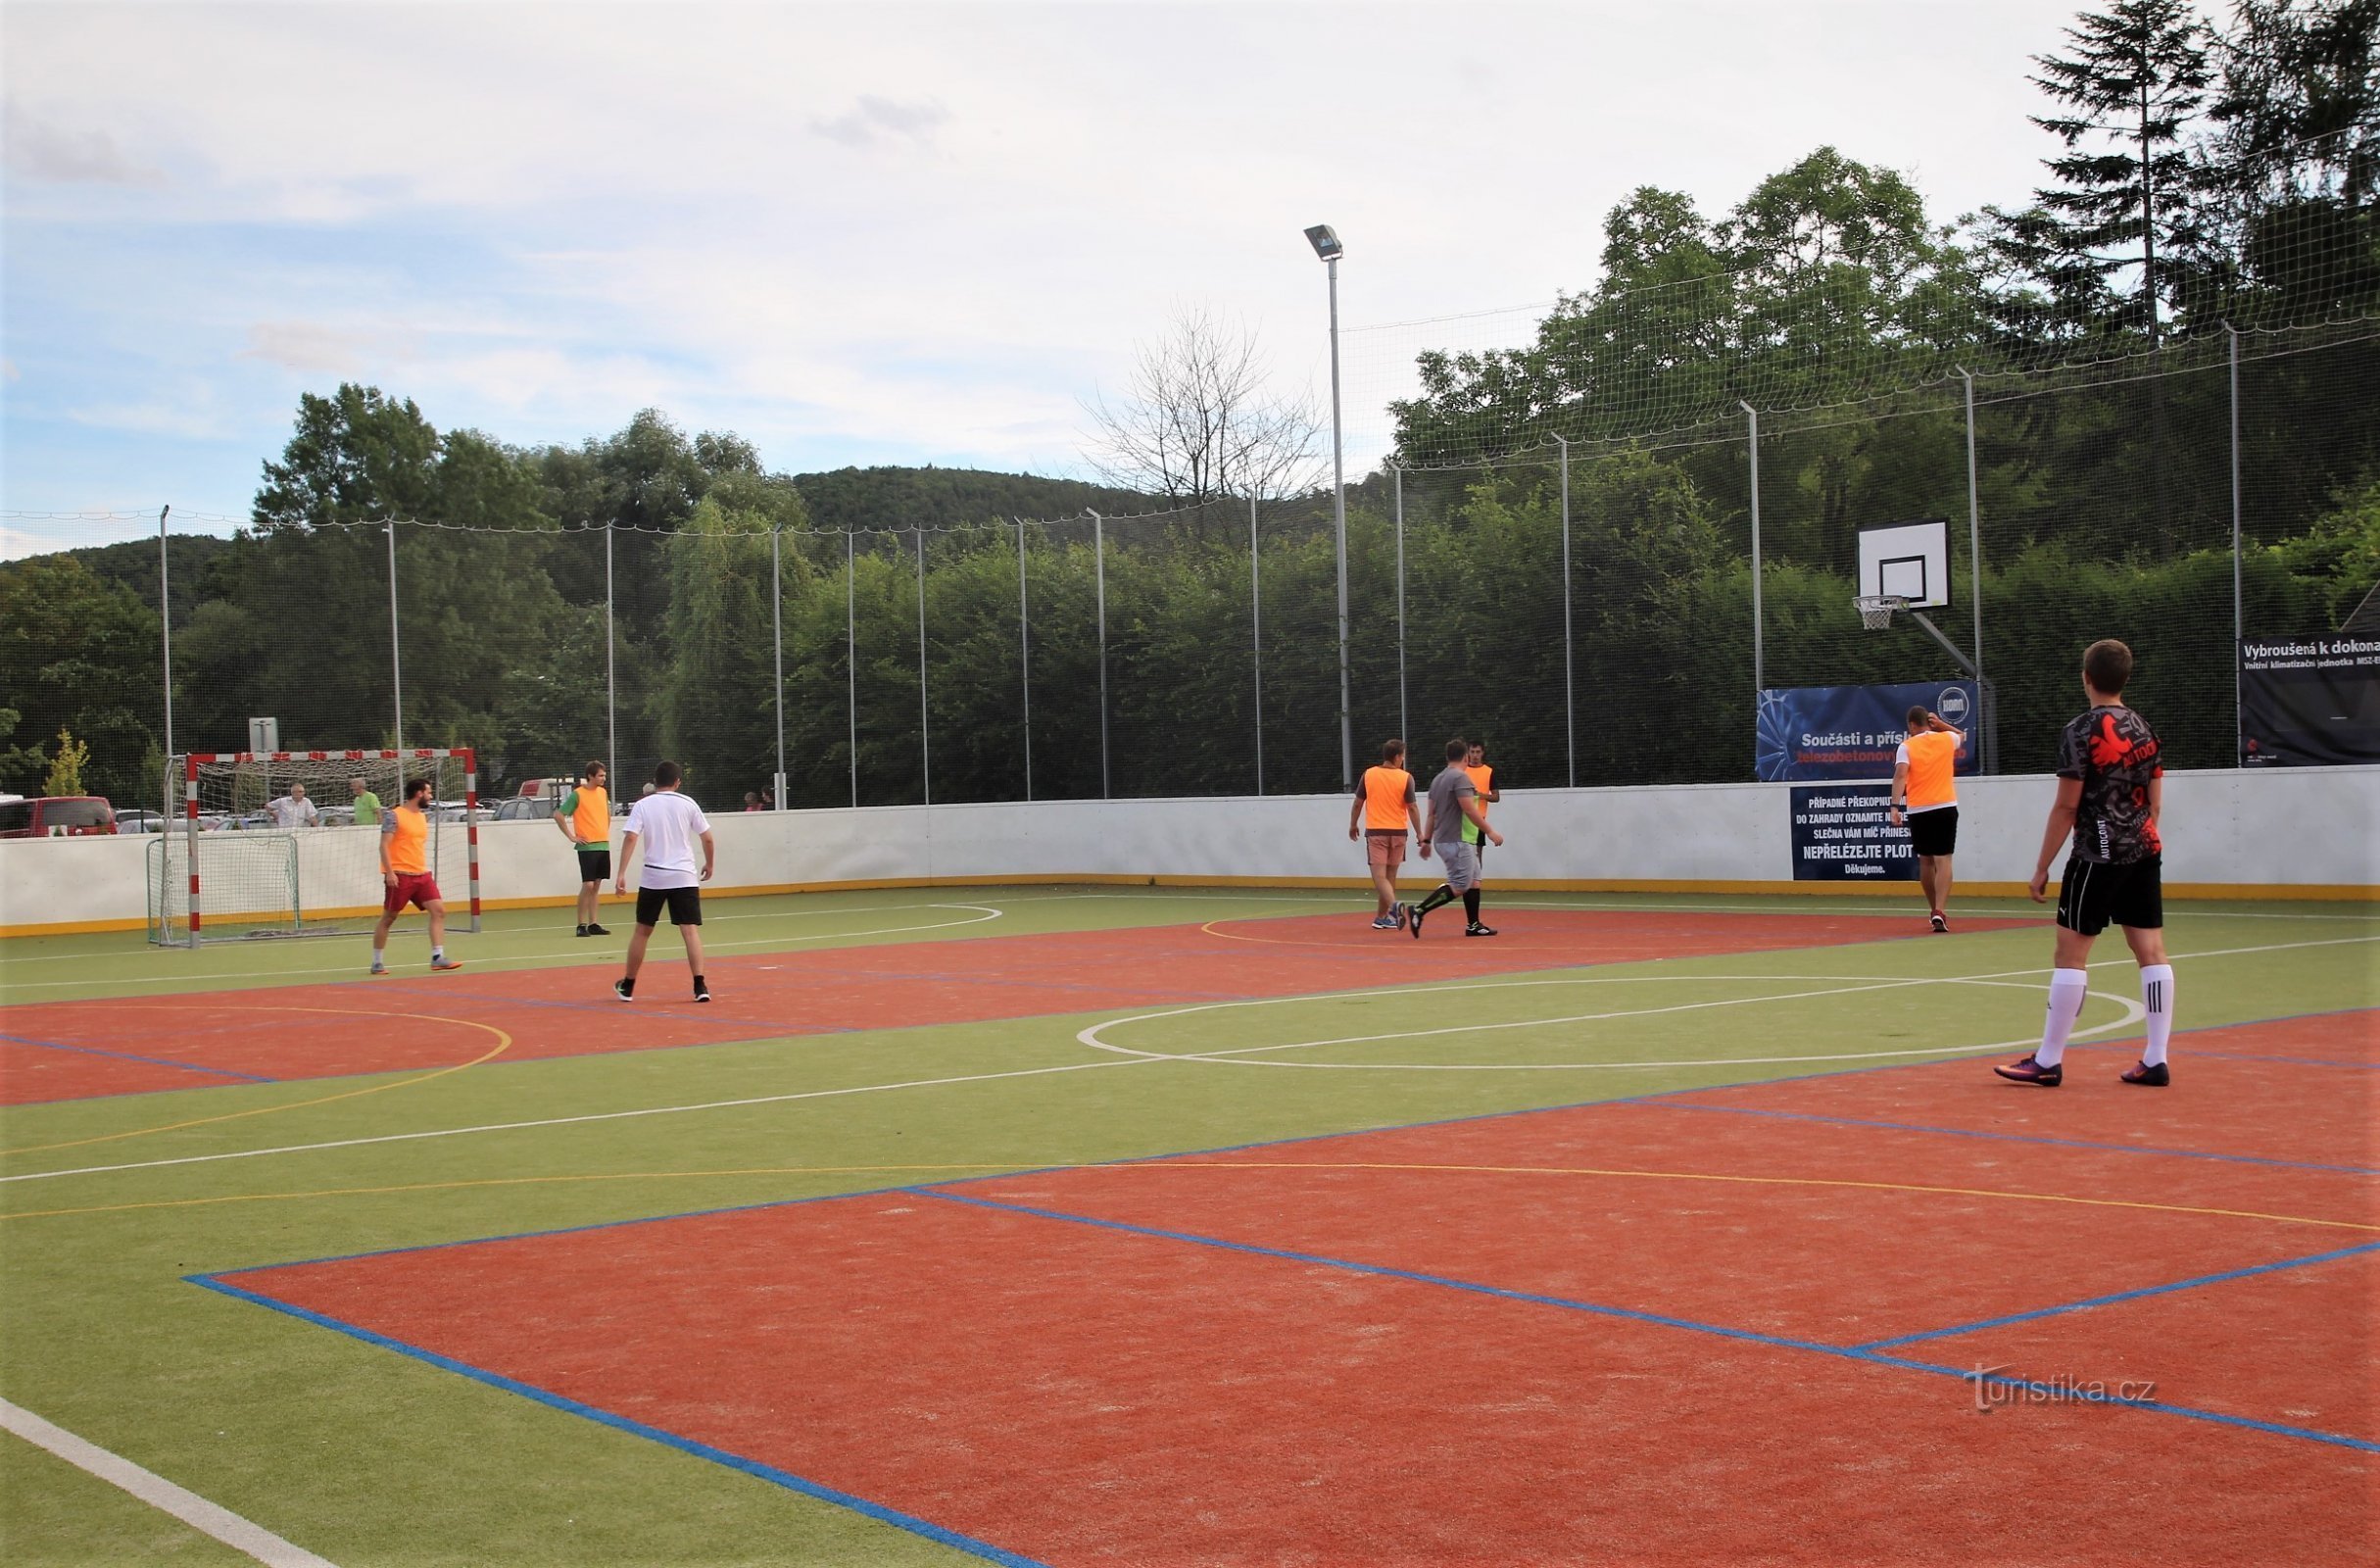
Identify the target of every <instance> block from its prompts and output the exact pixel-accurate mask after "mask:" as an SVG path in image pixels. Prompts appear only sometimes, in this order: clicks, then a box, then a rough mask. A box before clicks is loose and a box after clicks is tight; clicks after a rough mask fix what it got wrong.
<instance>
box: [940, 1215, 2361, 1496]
mask: <svg viewBox="0 0 2380 1568" xmlns="http://www.w3.org/2000/svg"><path fill="white" fill-rule="evenodd" d="M907 1190H908V1191H910V1192H912V1193H915V1194H916V1195H917V1196H918V1197H920V1198H939V1199H941V1200H942V1201H945V1202H947V1203H962V1204H965V1205H967V1206H969V1207H973V1208H983V1209H992V1210H996V1211H1000V1212H1005V1213H1010V1214H1028V1215H1032V1216H1033V1217H1035V1218H1038V1219H1047V1220H1056V1221H1059V1222H1061V1223H1063V1224H1068V1225H1087V1226H1091V1227H1093V1228H1094V1229H1098V1230H1111V1231H1121V1232H1123V1233H1125V1234H1126V1235H1131V1236H1146V1237H1152V1238H1155V1239H1156V1240H1159V1241H1168V1242H1184V1243H1188V1244H1189V1245H1190V1246H1193V1247H1211V1248H1214V1249H1217V1250H1221V1251H1227V1252H1241V1253H1246V1254H1248V1255H1251V1256H1255V1257H1269V1258H1275V1259H1278V1260H1280V1261H1283V1262H1288V1263H1304V1264H1310V1265H1316V1266H1319V1267H1323V1268H1336V1269H1342V1270H1344V1271H1346V1272H1347V1273H1350V1274H1363V1275H1369V1276H1371V1277H1373V1278H1377V1279H1391V1280H1405V1281H1409V1282H1411V1283H1413V1284H1416V1285H1434V1286H1437V1287H1439V1288H1441V1289H1444V1290H1451V1291H1465V1292H1469V1293H1470V1294H1472V1295H1475V1296H1486V1297H1493V1298H1495V1299H1499V1300H1506V1301H1524V1302H1528V1303H1530V1304H1531V1305H1536V1306H1553V1307H1560V1308H1562V1309H1563V1310H1565V1311H1571V1312H1586V1313H1591V1314H1593V1315H1594V1316H1597V1317H1610V1318H1621V1319H1625V1320H1627V1321H1628V1322H1633V1323H1650V1324H1653V1325H1656V1326H1658V1327H1661V1328H1672V1329H1683V1330H1685V1331H1687V1332H1689V1333H1695V1334H1708V1335H1711V1336H1713V1337H1715V1338H1718V1339H1723V1340H1735V1341H1738V1342H1741V1343H1744V1344H1749V1345H1765V1346H1771V1347H1773V1348H1778V1349H1786V1350H1806V1351H1809V1352H1810V1353H1812V1354H1815V1355H1823V1356H1829V1357H1832V1358H1834V1359H1836V1360H1843V1361H1863V1362H1866V1363H1868V1364H1870V1365H1871V1366H1889V1367H1897V1368H1899V1369H1901V1370H1903V1371H1907V1372H1927V1373H1932V1374H1934V1375H1936V1376H1939V1377H1953V1378H1957V1379H1959V1380H1960V1381H1961V1382H1964V1383H1990V1384H1993V1385H1995V1386H1998V1387H2006V1388H2011V1389H2022V1390H2027V1391H2030V1392H2033V1393H2037V1394H2041V1395H2045V1396H2053V1395H2054V1396H2059V1397H2069V1398H2076V1399H2081V1400H2084V1401H2085V1402H2088V1403H2092V1404H2111V1405H2121V1406H2124V1407H2126V1408H2128V1409H2134V1410H2148V1411H2153V1412H2155V1413H2158V1414H2161V1415H2175V1416H2180V1417H2182V1418H2183V1419H2184V1420H2189V1421H2205V1422H2208V1423H2210V1424H2212V1425H2215V1426H2226V1427H2242V1428H2246V1429H2247V1430H2249V1431H2252V1432H2267V1433H2271V1434H2273V1435H2274V1436H2276V1437H2284V1438H2297V1439H2300V1440H2302V1441H2304V1442H2307V1443H2321V1444H2328V1445H2331V1446H2335V1447H2342V1448H2358V1449H2361V1450H2363V1451H2364V1452H2367V1453H2380V1443H2374V1442H2371V1441H2369V1440H2367V1439H2364V1438H2354V1437H2349V1436H2347V1435H2346V1434H2344V1433H2338V1432H2318V1431H2315V1430H2314V1429H2312V1428H2310V1427H2293V1426H2287V1425H2284V1424H2282V1423H2280V1422H2277V1421H2259V1420H2255V1419H2253V1418H2252V1417H2248V1416H2237V1415H2225V1414H2223V1413H2221V1412H2220V1411H2215V1410H2201V1409H2197V1408H2195V1407H2193V1406H2190V1405H2182V1404H2167V1403H2165V1402H2163V1401H2162V1400H2158V1399H2125V1398H2119V1397H2115V1396H2113V1395H2105V1394H2090V1393H2086V1392H2083V1391H2080V1390H2076V1389H2072V1388H2064V1389H2055V1390H2054V1389H2052V1388H2051V1387H2050V1386H2049V1385H2048V1384H2043V1383H2034V1382H2030V1381H2028V1380H2026V1379H2024V1378H2013V1377H2004V1376H2001V1375H2000V1374H1998V1373H1997V1372H1984V1371H1979V1370H1967V1371H1961V1370H1960V1369H1959V1368H1957V1367H1950V1366H1937V1365H1935V1364H1934V1363H1933V1362H1930V1361H1912V1360H1910V1359H1908V1358H1907V1357H1905V1356H1898V1355H1885V1354H1883V1353H1881V1352H1880V1351H1878V1350H1876V1349H1875V1348H1872V1347H1868V1346H1854V1345H1826V1344H1823V1343H1821V1342H1820V1341H1817V1340H1795V1339H1788V1338H1785V1337H1784V1336H1781V1335H1775V1334H1761V1333H1758V1332H1755V1331H1754V1330H1751V1329H1735V1328H1728V1327H1726V1326H1724V1324H1718V1323H1698V1322H1696V1321H1694V1320H1693V1319H1691V1318H1682V1317H1671V1316H1668V1315H1667V1314H1665V1313H1660V1312H1643V1311H1638V1310H1636V1309H1634V1308H1632V1307H1625V1306H1610V1305H1606V1304H1604V1303H1602V1302H1599V1301H1580V1300H1576V1299H1572V1298H1569V1297H1563V1296H1544V1295H1539V1294H1538V1293H1536V1292H1533V1291H1514V1290H1507V1289H1505V1288H1504V1287H1502V1286H1500V1285H1482V1284H1480V1283H1478V1282H1476V1281H1472V1280H1458V1279H1453V1278H1450V1277H1448V1276H1446V1275H1442V1274H1424V1273H1421V1272H1419V1271H1418V1270H1414V1269H1402V1268H1391V1267H1388V1266H1387V1265H1385V1264H1380V1263H1359V1262H1355V1261H1352V1260H1350V1259H1347V1258H1343V1257H1331V1256H1327V1255H1325V1254H1323V1253H1320V1252H1296V1251H1290V1250H1287V1249H1283V1248H1276V1247H1258V1246H1255V1245H1253V1244H1251V1243H1247V1242H1231V1241H1225V1240H1223V1239H1222V1238H1220V1237H1214V1236H1200V1235H1197V1234H1195V1233H1193V1232H1190V1231H1169V1230H1159V1229H1157V1228H1155V1227H1153V1226H1148V1225H1134V1224H1130V1223H1127V1222H1125V1221H1123V1220H1110V1219H1098V1218H1094V1217H1093V1216H1091V1215H1088V1214H1069V1213H1067V1212H1065V1211H1064V1210H1061V1209H1054V1208H1035V1207H1032V1206H1030V1205H1027V1204H1023V1203H1002V1202H998V1201H994V1200H991V1199H985V1198H969V1197H965V1196H963V1195H961V1194H958V1193H950V1192H943V1191H940V1190H938V1189H935V1188H932V1187H912V1188H909V1189H907ZM2372 1245H2373V1246H2380V1243H2374V1244H2372ZM2355 1250H2357V1251H2363V1250H2369V1249H2367V1248H2357V1249H2355Z"/></svg>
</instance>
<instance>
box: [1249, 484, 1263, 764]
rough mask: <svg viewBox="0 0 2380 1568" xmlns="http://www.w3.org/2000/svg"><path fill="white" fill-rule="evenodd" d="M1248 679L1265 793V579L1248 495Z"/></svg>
mask: <svg viewBox="0 0 2380 1568" xmlns="http://www.w3.org/2000/svg"><path fill="white" fill-rule="evenodd" d="M1248 679H1249V683H1250V687H1251V696H1250V698H1249V701H1250V704H1251V706H1252V707H1253V709H1254V711H1255V714H1256V793H1257V794H1258V795H1262V794H1263V793H1264V577H1263V568H1262V567H1260V566H1259V565H1258V564H1257V561H1256V497H1255V496H1254V494H1253V493H1251V494H1250V495H1249V496H1248Z"/></svg>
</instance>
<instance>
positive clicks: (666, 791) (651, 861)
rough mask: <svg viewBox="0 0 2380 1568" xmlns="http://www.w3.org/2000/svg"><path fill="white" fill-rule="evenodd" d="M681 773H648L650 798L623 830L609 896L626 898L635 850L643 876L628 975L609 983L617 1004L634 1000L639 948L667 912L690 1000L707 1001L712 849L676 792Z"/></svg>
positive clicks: (670, 766) (668, 766) (700, 821)
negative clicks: (640, 854)
mask: <svg viewBox="0 0 2380 1568" xmlns="http://www.w3.org/2000/svg"><path fill="white" fill-rule="evenodd" d="M685 776H686V775H685V772H684V770H683V769H681V768H680V767H679V766H678V764H677V763H675V762H663V763H662V764H661V765H660V766H658V767H656V768H655V769H654V770H653V784H652V786H651V788H652V791H653V793H651V794H650V795H647V796H645V797H643V798H642V799H641V800H639V801H638V802H637V803H636V807H635V809H633V810H631V811H630V812H629V813H628V829H627V832H626V834H625V836H624V837H622V839H621V840H620V864H619V872H618V876H617V880H615V881H614V882H613V884H612V891H613V892H614V893H617V894H619V895H620V896H622V897H623V898H624V897H626V896H627V893H628V862H629V861H630V860H632V859H634V858H636V852H637V849H638V847H639V846H640V845H641V846H643V848H644V851H645V874H644V876H642V877H641V878H639V879H638V882H637V892H636V932H635V934H634V935H632V936H630V937H629V938H628V972H627V973H626V974H624V975H622V976H620V978H619V979H618V980H617V981H615V982H613V984H612V987H611V992H612V995H614V996H616V997H618V998H619V999H620V1000H621V1001H622V1002H633V1001H635V1000H636V972H637V970H638V969H640V968H642V967H644V963H645V945H646V944H647V943H649V942H651V941H652V940H653V928H654V927H655V926H656V925H657V924H659V923H660V919H661V910H662V908H663V907H667V908H668V910H669V923H670V924H671V925H674V926H676V927H677V928H678V935H679V936H680V937H681V938H683V939H684V940H685V943H686V967H687V968H688V969H689V970H691V971H692V972H693V974H694V999H695V1001H697V1002H708V1001H709V1000H710V985H709V982H708V981H706V980H704V978H703V893H702V887H703V884H704V883H705V882H707V881H709V880H710V867H711V861H712V858H713V856H714V854H715V853H716V852H715V846H714V845H713V843H712V841H711V836H710V820H709V818H707V817H705V816H704V814H703V809H702V808H701V807H699V806H697V805H695V803H694V802H693V801H692V800H691V799H689V798H688V797H686V796H684V795H682V794H680V793H679V792H678V785H679V784H680V783H681V782H683V781H684V779H685ZM698 843H699V844H700V845H701V846H702V858H701V862H700V864H699V865H698V864H697V861H696V845H697V844H698Z"/></svg>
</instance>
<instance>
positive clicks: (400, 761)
mask: <svg viewBox="0 0 2380 1568" xmlns="http://www.w3.org/2000/svg"><path fill="white" fill-rule="evenodd" d="M386 527H387V529H388V681H389V691H390V695H391V696H393V697H394V698H395V699H396V704H397V799H398V800H399V801H400V802H402V801H403V800H404V799H405V650H404V647H403V645H402V644H400V643H399V641H398V639H397V519H396V518H394V517H391V518H389V519H388V521H387V523H386Z"/></svg>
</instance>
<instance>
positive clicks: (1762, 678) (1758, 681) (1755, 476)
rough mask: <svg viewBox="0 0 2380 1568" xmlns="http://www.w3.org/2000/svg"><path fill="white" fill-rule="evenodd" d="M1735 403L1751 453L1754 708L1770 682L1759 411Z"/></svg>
mask: <svg viewBox="0 0 2380 1568" xmlns="http://www.w3.org/2000/svg"><path fill="white" fill-rule="evenodd" d="M1735 406H1736V407H1737V408H1739V409H1741V410H1743V411H1744V417H1745V418H1746V419H1747V420H1749V421H1750V422H1751V439H1750V441H1749V442H1748V443H1747V445H1748V447H1749V449H1750V451H1751V454H1752V703H1753V707H1754V708H1755V709H1756V710H1757V709H1758V707H1759V706H1760V694H1761V692H1762V691H1763V690H1765V689H1766V688H1767V686H1768V684H1769V672H1768V666H1767V664H1766V663H1765V662H1763V660H1762V658H1761V624H1760V411H1759V410H1758V409H1756V408H1754V407H1753V406H1752V405H1751V404H1749V403H1746V402H1745V401H1744V400H1743V399H1741V398H1737V399H1736V400H1735Z"/></svg>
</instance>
